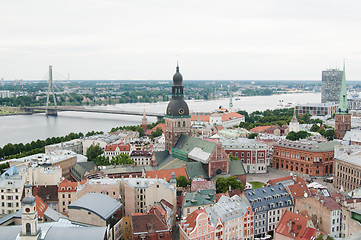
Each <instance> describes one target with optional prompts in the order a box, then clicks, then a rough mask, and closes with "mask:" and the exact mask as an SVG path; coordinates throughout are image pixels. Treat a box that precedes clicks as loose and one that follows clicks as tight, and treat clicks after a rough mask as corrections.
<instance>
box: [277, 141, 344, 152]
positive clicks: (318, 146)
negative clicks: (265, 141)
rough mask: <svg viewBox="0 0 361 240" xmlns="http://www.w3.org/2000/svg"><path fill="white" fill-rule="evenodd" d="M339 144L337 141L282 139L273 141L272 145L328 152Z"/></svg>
mask: <svg viewBox="0 0 361 240" xmlns="http://www.w3.org/2000/svg"><path fill="white" fill-rule="evenodd" d="M337 145H340V143H339V142H337V141H332V142H320V143H318V142H312V141H309V142H307V143H306V142H301V141H290V140H284V141H279V142H277V143H275V145H274V146H279V147H286V148H293V149H298V150H304V151H309V152H328V151H333V150H334V148H335V146H337Z"/></svg>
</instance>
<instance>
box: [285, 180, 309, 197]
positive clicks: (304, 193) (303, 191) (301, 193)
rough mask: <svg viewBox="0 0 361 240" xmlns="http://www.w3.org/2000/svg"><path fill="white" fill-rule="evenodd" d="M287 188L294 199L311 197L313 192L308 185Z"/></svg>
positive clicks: (301, 184) (298, 184) (297, 184)
mask: <svg viewBox="0 0 361 240" xmlns="http://www.w3.org/2000/svg"><path fill="white" fill-rule="evenodd" d="M287 188H288V190H289V191H288V192H289V193H290V194H291V195H292V197H293V199H296V198H301V197H310V196H311V192H310V190H309V189H308V187H307V185H306V184H303V183H296V184H293V185H289V186H288V187H287Z"/></svg>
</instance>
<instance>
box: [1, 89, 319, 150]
mask: <svg viewBox="0 0 361 240" xmlns="http://www.w3.org/2000/svg"><path fill="white" fill-rule="evenodd" d="M320 99H321V93H298V94H282V95H272V96H252V97H240V99H239V100H235V97H234V98H233V108H234V109H242V110H246V111H247V112H252V111H256V110H260V111H264V110H266V109H275V108H277V104H278V102H279V100H284V102H285V103H288V102H291V103H294V104H297V103H319V102H320ZM187 103H188V105H189V109H190V110H191V111H194V112H210V111H214V110H216V109H217V108H218V107H219V106H224V107H226V108H228V105H229V99H226V98H224V99H217V100H210V101H198V100H187ZM167 104H168V102H158V103H126V104H116V105H111V106H106V107H104V108H106V109H123V110H129V111H143V109H144V108H145V109H146V111H147V112H155V113H160V112H165V108H166V106H167ZM141 121H142V117H141V116H127V115H115V114H104V113H80V112H59V113H58V116H57V117H52V116H46V115H45V114H33V115H16V116H3V117H0V136H1V138H0V146H4V145H5V144H7V143H9V142H11V143H21V142H22V143H27V142H31V141H33V140H37V139H46V138H48V137H58V136H64V135H67V134H68V133H70V132H83V133H86V132H88V131H93V130H94V131H109V130H110V129H111V128H113V127H118V126H125V125H139V124H140V123H141ZM155 121H156V118H155V117H148V123H152V122H155Z"/></svg>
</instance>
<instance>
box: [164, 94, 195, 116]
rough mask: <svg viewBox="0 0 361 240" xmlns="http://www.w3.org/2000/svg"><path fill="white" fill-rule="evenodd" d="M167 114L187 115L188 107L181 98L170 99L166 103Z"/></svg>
mask: <svg viewBox="0 0 361 240" xmlns="http://www.w3.org/2000/svg"><path fill="white" fill-rule="evenodd" d="M165 114H166V115H168V116H174V117H181V116H188V115H189V108H188V105H187V103H186V102H185V101H184V100H183V99H180V98H179V99H173V98H172V99H171V100H170V102H169V103H168V106H167V109H166V112H165Z"/></svg>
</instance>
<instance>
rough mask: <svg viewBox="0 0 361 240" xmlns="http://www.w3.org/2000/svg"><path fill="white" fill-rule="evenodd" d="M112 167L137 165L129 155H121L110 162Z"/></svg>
mask: <svg viewBox="0 0 361 240" xmlns="http://www.w3.org/2000/svg"><path fill="white" fill-rule="evenodd" d="M110 163H111V164H112V165H114V164H115V165H127V164H135V162H134V161H133V160H132V159H131V158H130V157H129V155H128V154H125V153H121V154H119V155H118V156H116V157H114V158H112V160H111V161H110Z"/></svg>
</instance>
